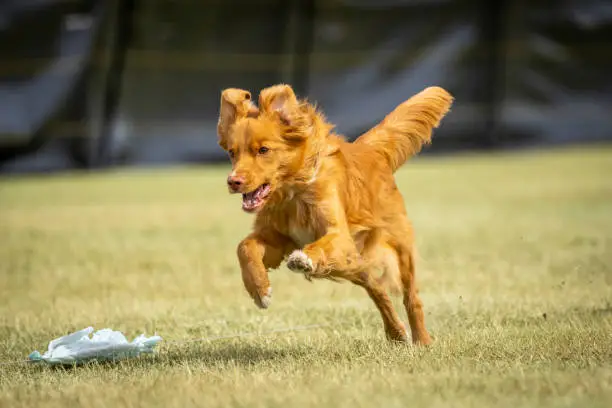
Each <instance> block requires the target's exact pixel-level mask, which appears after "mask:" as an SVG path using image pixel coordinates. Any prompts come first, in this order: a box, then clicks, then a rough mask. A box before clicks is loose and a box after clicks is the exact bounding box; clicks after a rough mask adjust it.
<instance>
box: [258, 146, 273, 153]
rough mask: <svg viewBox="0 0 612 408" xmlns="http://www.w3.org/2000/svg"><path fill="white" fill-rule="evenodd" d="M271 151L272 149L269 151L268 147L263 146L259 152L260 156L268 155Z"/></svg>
mask: <svg viewBox="0 0 612 408" xmlns="http://www.w3.org/2000/svg"><path fill="white" fill-rule="evenodd" d="M269 151H270V149H268V148H267V147H266V146H261V147H260V148H259V150H258V153H259V154H266V153H268V152H269Z"/></svg>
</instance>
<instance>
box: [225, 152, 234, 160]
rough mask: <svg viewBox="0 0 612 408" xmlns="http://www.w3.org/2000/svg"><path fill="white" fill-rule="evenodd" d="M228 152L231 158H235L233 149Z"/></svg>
mask: <svg viewBox="0 0 612 408" xmlns="http://www.w3.org/2000/svg"><path fill="white" fill-rule="evenodd" d="M227 154H229V157H230V159H233V158H234V151H233V150H229V151H228V152H227Z"/></svg>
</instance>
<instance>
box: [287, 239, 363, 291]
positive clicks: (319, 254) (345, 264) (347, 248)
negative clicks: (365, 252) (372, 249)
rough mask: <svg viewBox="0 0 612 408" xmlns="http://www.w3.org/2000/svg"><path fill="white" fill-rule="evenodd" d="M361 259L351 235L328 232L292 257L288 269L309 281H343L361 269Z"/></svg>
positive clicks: (288, 260)
mask: <svg viewBox="0 0 612 408" xmlns="http://www.w3.org/2000/svg"><path fill="white" fill-rule="evenodd" d="M361 263H362V260H361V257H360V255H359V252H358V251H357V248H356V247H355V243H354V241H353V239H352V238H351V236H350V235H348V233H345V234H343V233H342V232H339V231H338V232H328V233H327V234H325V235H324V236H322V237H321V238H320V239H318V240H316V241H315V242H313V243H311V244H308V245H306V246H305V247H304V248H303V250H296V251H293V252H292V253H291V255H289V257H288V259H287V267H288V268H289V269H291V270H292V271H294V272H298V273H303V274H304V276H305V277H306V278H307V279H311V278H325V277H336V278H343V277H347V275H351V274H354V273H355V272H357V271H361V270H365V268H361V267H360V265H361Z"/></svg>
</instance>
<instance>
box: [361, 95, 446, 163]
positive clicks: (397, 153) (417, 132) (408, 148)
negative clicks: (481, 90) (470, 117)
mask: <svg viewBox="0 0 612 408" xmlns="http://www.w3.org/2000/svg"><path fill="white" fill-rule="evenodd" d="M452 103H453V97H452V95H451V94H450V93H448V92H447V91H446V90H444V89H442V88H440V87H437V86H432V87H429V88H426V89H424V90H423V91H421V92H419V93H418V94H416V95H414V96H413V97H412V98H410V99H408V100H407V101H405V102H404V103H402V104H401V105H399V106H398V107H397V108H395V109H394V110H393V112H391V113H390V114H388V115H387V116H386V117H385V119H384V120H383V121H382V122H381V123H379V124H378V125H377V126H376V127H374V128H373V129H371V130H370V131H368V132H367V133H365V134H363V135H361V136H360V137H359V138H358V139H357V140H356V141H355V143H359V144H367V145H369V146H372V148H374V150H376V151H377V152H378V153H380V154H381V155H382V156H383V157H384V158H385V159H386V160H387V162H388V163H389V166H390V167H391V170H392V171H394V172H395V171H396V170H397V169H398V168H399V167H400V166H401V165H402V164H404V163H405V162H406V160H408V159H409V158H410V157H411V156H414V155H415V154H417V153H419V152H420V151H421V148H422V147H423V145H424V144H428V143H430V142H431V133H432V130H433V129H434V128H436V127H438V125H439V124H440V121H441V120H442V118H443V117H444V116H445V115H446V113H447V112H448V111H449V109H450V107H451V105H452Z"/></svg>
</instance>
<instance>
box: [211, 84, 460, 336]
mask: <svg viewBox="0 0 612 408" xmlns="http://www.w3.org/2000/svg"><path fill="white" fill-rule="evenodd" d="M452 100H453V98H452V96H451V95H450V94H449V93H448V92H447V91H445V90H444V89H442V88H439V87H430V88H427V89H425V90H423V91H422V92H420V93H419V94H417V95H415V96H413V97H412V98H410V99H408V100H407V101H405V102H404V103H402V104H401V105H399V106H398V107H397V108H396V109H395V110H394V111H393V112H391V113H390V114H389V115H388V116H387V117H386V118H385V119H384V120H383V121H382V122H381V123H380V124H379V125H377V126H376V127H374V128H373V129H371V130H370V131H368V132H367V133H365V134H363V135H362V136H360V137H359V138H358V139H357V140H355V141H354V142H352V143H349V142H346V141H345V140H344V139H343V138H342V137H341V136H339V135H337V134H336V133H334V132H333V131H332V129H333V126H332V125H331V124H329V123H328V122H327V121H326V119H325V117H324V116H323V115H322V114H321V113H320V112H319V111H318V110H317V109H316V108H315V107H314V106H313V105H311V104H310V103H308V102H307V101H305V100H298V99H297V98H296V96H295V94H294V92H293V90H292V88H291V87H290V86H288V85H276V86H272V87H269V88H266V89H264V90H262V91H261V93H260V96H259V103H258V106H255V104H254V103H253V102H252V101H251V94H250V92H248V91H245V90H241V89H226V90H224V91H223V92H222V95H221V108H220V115H219V124H218V136H219V145H220V146H221V147H222V148H223V149H225V150H226V151H227V152H229V154H230V157H231V161H232V173H231V174H230V177H229V179H228V184H229V185H230V192H232V193H242V194H243V208H244V209H245V210H247V211H249V212H255V213H256V219H255V224H254V229H253V232H252V233H251V234H250V235H249V236H247V237H246V238H245V239H244V240H243V241H242V242H241V243H240V244H239V245H238V250H237V252H238V259H239V261H240V267H241V269H242V278H243V282H244V285H245V287H246V290H247V291H248V293H249V294H250V295H251V297H252V298H253V299H254V300H255V303H256V304H257V305H258V306H259V307H262V308H267V307H268V306H269V304H270V301H271V294H272V291H271V287H270V281H269V279H268V270H269V269H274V268H277V267H278V266H279V265H280V264H281V262H283V260H286V261H287V266H288V267H289V269H291V270H293V271H295V272H300V273H302V274H304V276H305V277H306V278H308V279H313V278H328V279H345V280H348V281H350V282H353V283H355V284H357V285H359V286H362V287H363V288H364V289H365V290H366V291H367V293H368V295H369V296H370V297H371V298H372V300H373V301H374V302H375V304H376V306H377V308H378V309H379V311H380V313H381V315H382V319H383V322H384V327H385V332H386V335H387V337H388V338H389V339H392V340H399V341H406V340H407V333H406V329H405V327H404V325H403V324H402V322H401V320H400V319H399V317H398V314H397V313H396V311H395V310H394V308H393V305H392V303H391V301H390V299H389V296H388V294H387V291H388V290H391V291H393V292H399V293H401V294H402V295H403V299H404V305H405V307H406V311H407V313H408V321H409V324H410V329H411V334H412V341H413V342H414V343H416V344H429V343H430V342H431V339H430V336H429V333H428V332H427V329H426V328H425V322H424V316H423V307H422V303H421V300H420V298H419V296H418V290H417V285H416V282H415V260H414V240H413V231H412V228H411V225H410V222H409V220H408V217H407V215H406V210H405V206H404V201H403V198H402V195H401V193H400V192H399V190H398V189H397V187H396V185H395V180H394V177H393V173H394V172H395V171H396V170H397V169H398V168H399V167H400V166H401V165H402V164H403V163H404V162H405V161H406V160H407V159H408V158H410V157H411V156H412V155H414V154H416V153H418V152H419V151H420V150H421V147H422V146H423V145H424V144H426V143H429V142H430V140H431V133H432V129H433V128H435V127H437V126H438V124H439V122H440V120H441V119H442V118H443V117H444V115H445V114H446V113H447V111H448V110H449V109H450V106H451V104H452ZM377 271H380V272H382V275H381V276H380V277H378V276H377V273H376V272H377Z"/></svg>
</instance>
